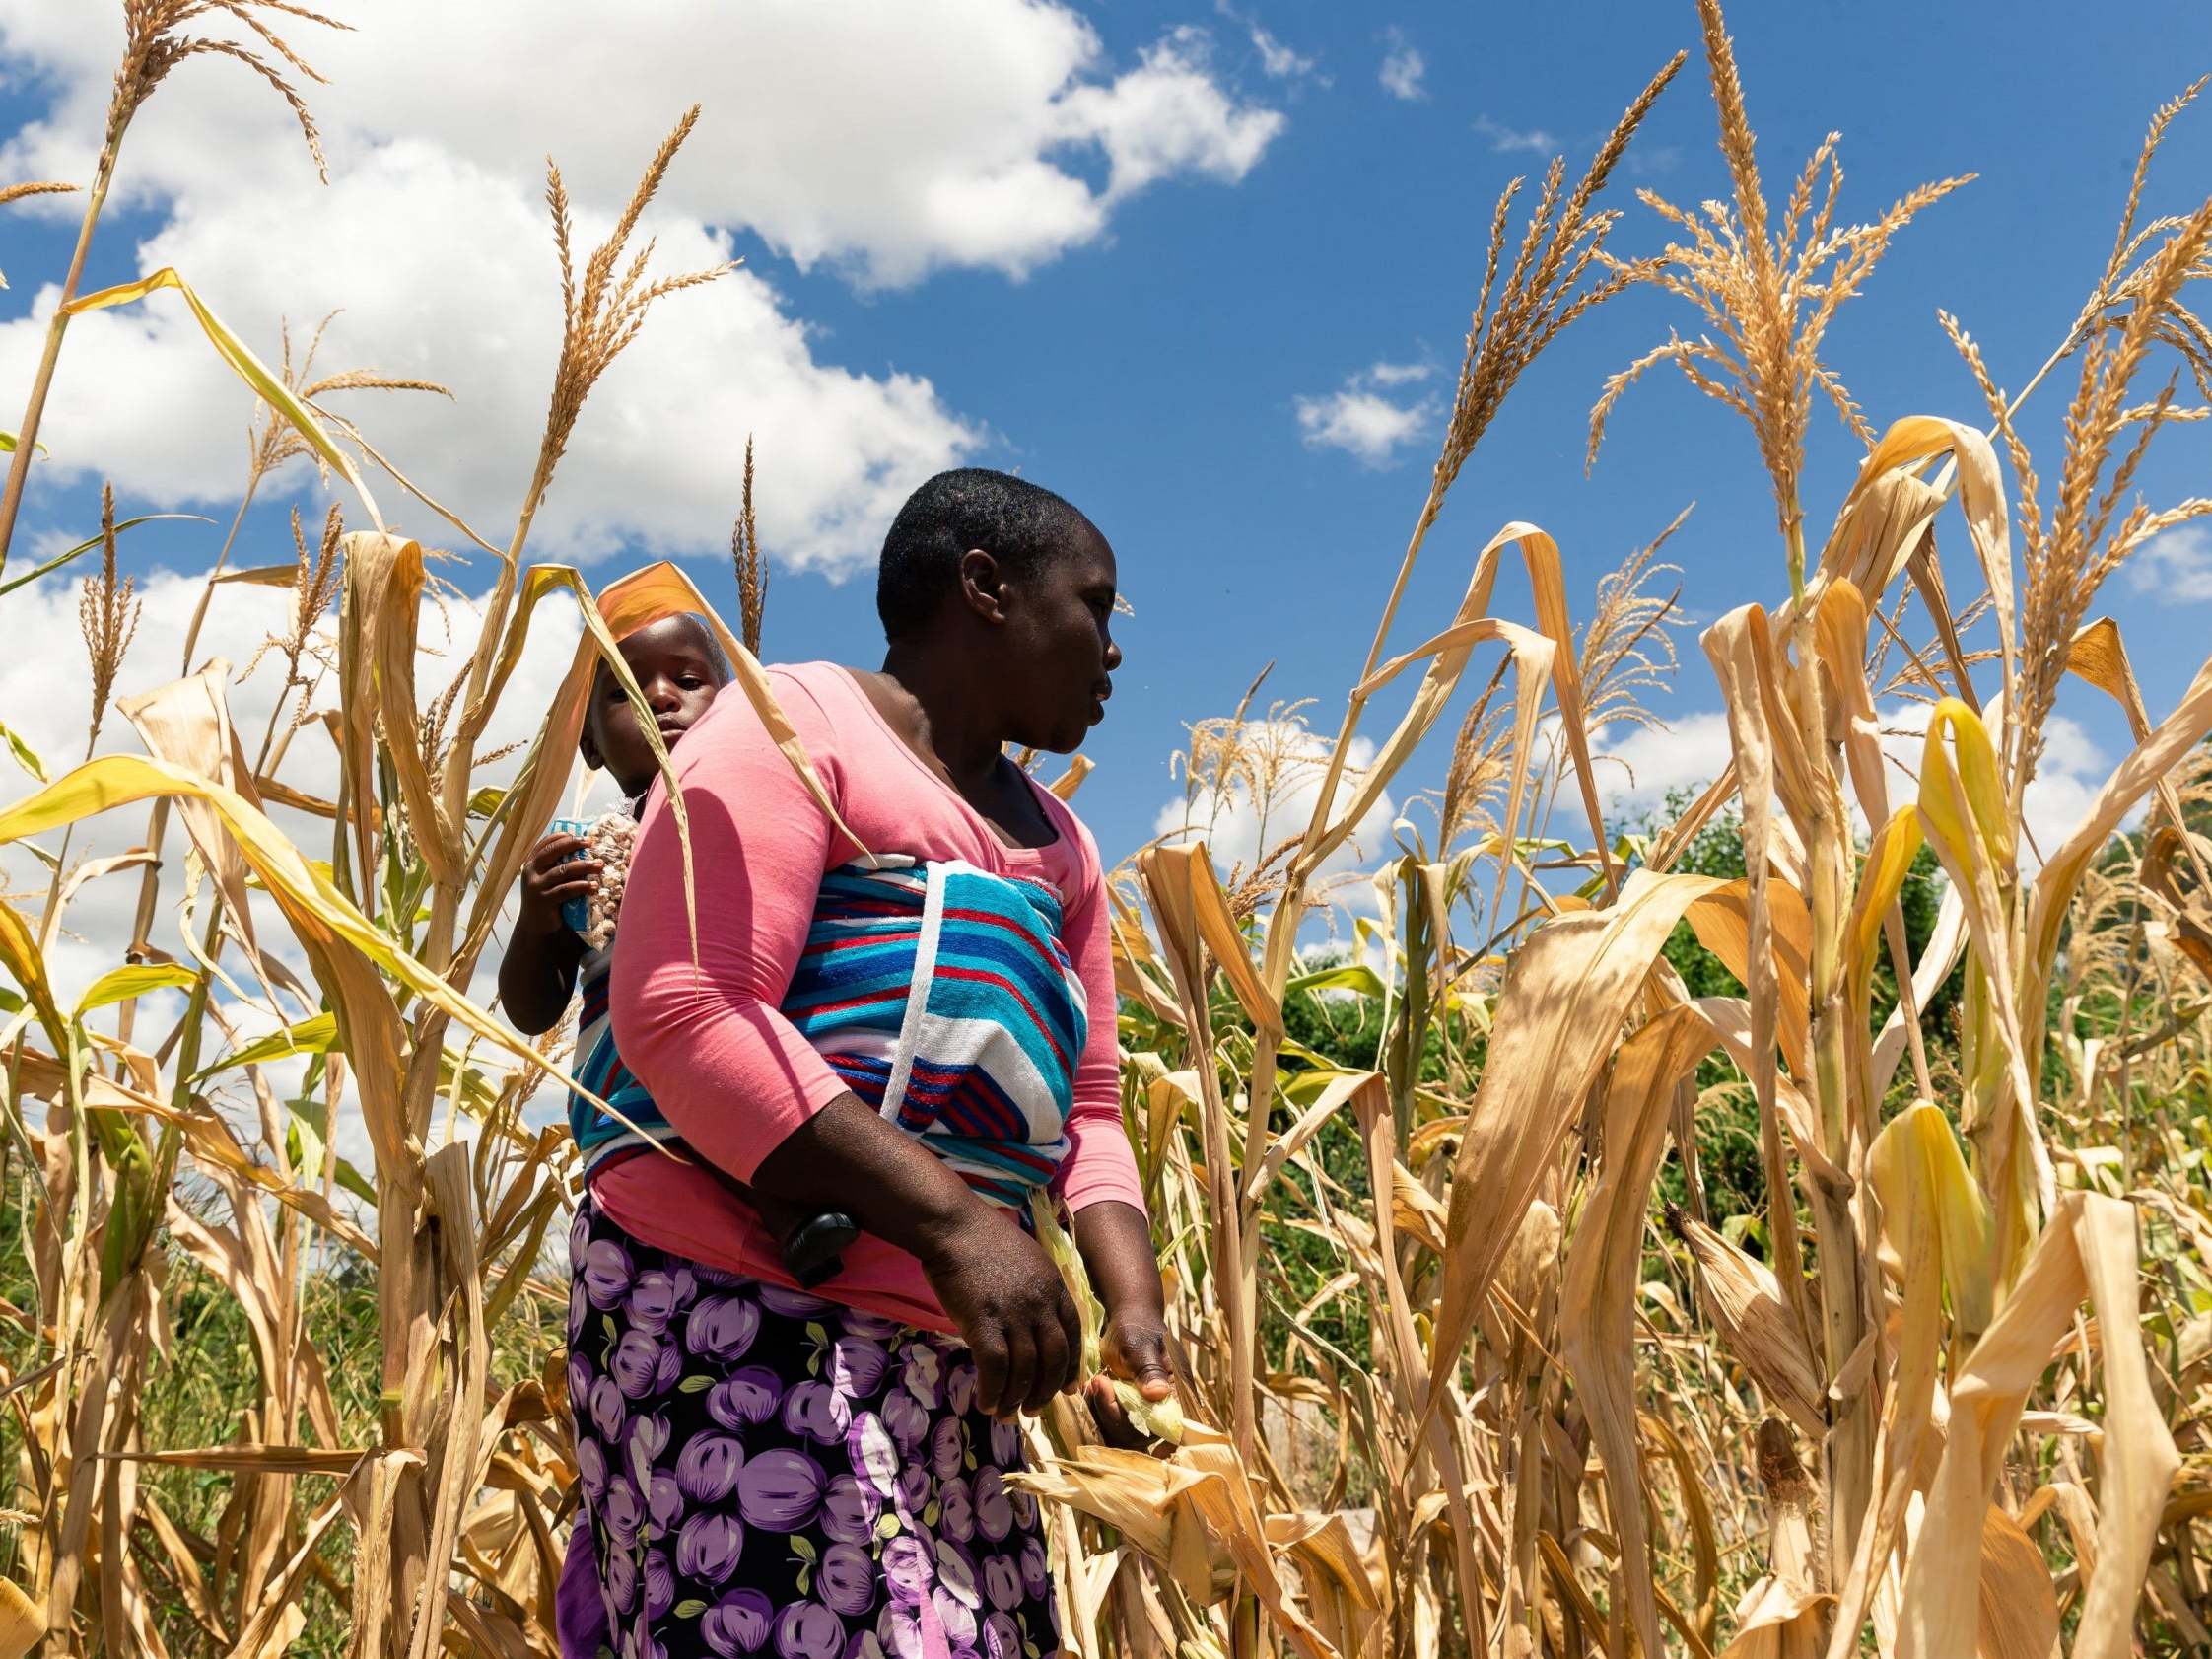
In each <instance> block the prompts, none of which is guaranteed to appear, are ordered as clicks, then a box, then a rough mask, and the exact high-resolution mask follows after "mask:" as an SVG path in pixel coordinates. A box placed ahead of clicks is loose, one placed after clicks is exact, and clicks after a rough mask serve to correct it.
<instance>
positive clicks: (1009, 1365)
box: [992, 1324, 1037, 1417]
mask: <svg viewBox="0 0 2212 1659" xmlns="http://www.w3.org/2000/svg"><path fill="white" fill-rule="evenodd" d="M1036 1380H1037V1339H1036V1337H1035V1335H1034V1334H1033V1333H1032V1332H1031V1331H1030V1329H1029V1327H1028V1326H1027V1325H1026V1324H1017V1325H1014V1326H1012V1327H1010V1328H1008V1330H1007V1332H1006V1384H1005V1388H1004V1390H1003V1391H1002V1393H1001V1394H1000V1396H999V1405H998V1409H997V1410H996V1411H995V1412H993V1413H992V1415H993V1416H994V1417H1012V1416H1013V1415H1014V1414H1015V1413H1016V1412H1018V1411H1020V1410H1021V1408H1022V1407H1023V1406H1025V1405H1026V1404H1028V1401H1029V1394H1030V1390H1031V1389H1032V1388H1033V1387H1034V1386H1035V1384H1036Z"/></svg>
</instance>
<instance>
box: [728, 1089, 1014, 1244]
mask: <svg viewBox="0 0 2212 1659" xmlns="http://www.w3.org/2000/svg"><path fill="white" fill-rule="evenodd" d="M750 1185H751V1186H752V1187H753V1189H754V1190H755V1191H756V1192H758V1193H760V1194H762V1195H764V1196H765V1197H768V1198H770V1199H772V1200H781V1201H783V1202H784V1203H786V1204H788V1205H790V1206H792V1207H794V1208H795V1209H799V1210H843V1211H845V1213H846V1214H848V1215H850V1216H852V1217H853V1219H854V1220H856V1221H858V1222H859V1223H860V1224H861V1226H862V1227H863V1228H864V1229H865V1230H866V1231H868V1232H871V1233H873V1234H874V1235H875V1236H876V1237H877V1238H880V1239H883V1240H885V1241H887V1242H888V1243H891V1244H895V1245H897V1246H898V1247H899V1248H900V1249H901V1250H904V1251H906V1252H908V1253H909V1254H910V1255H914V1256H917V1257H920V1258H921V1259H922V1261H923V1262H924V1263H925V1264H927V1263H929V1262H930V1261H931V1260H932V1259H933V1258H934V1257H937V1256H940V1255H941V1254H942V1253H943V1251H944V1249H945V1247H946V1246H947V1245H948V1244H949V1243H950V1241H951V1240H952V1238H953V1237H954V1235H956V1234H957V1233H959V1232H960V1231H962V1230H963V1229H965V1228H967V1227H970V1226H973V1225H974V1224H975V1223H976V1222H978V1221H989V1220H991V1219H993V1217H992V1215H991V1211H990V1209H989V1207H988V1206H987V1205H985V1204H984V1202H983V1201H982V1200H981V1199H979V1198H977V1197H976V1196H975V1195H974V1194H973V1193H971V1192H970V1191H969V1190H968V1184H967V1183H966V1182H965V1181H963V1180H961V1179H960V1177H959V1176H957V1175H955V1174H954V1173H953V1172H952V1171H951V1169H949V1168H948V1167H946V1165H945V1164H944V1163H943V1162H942V1161H941V1160H940V1159H939V1158H938V1157H937V1156H936V1155H935V1154H934V1153H933V1152H931V1151H930V1150H929V1149H928V1148H926V1147H925V1146H923V1145H922V1144H921V1142H920V1141H916V1140H915V1139H914V1137H913V1136H911V1135H909V1134H907V1133H906V1132H905V1131H904V1130H902V1129H899V1128H897V1127H896V1126H895V1125H892V1124H889V1123H886V1122H885V1121H884V1120H883V1118H882V1117H881V1116H880V1115H879V1114H877V1113H876V1112H874V1111H872V1110H871V1109H870V1108H869V1107H868V1106H867V1105H866V1104H864V1102H863V1101H862V1100H861V1099H860V1098H859V1096H857V1095H853V1094H842V1095H839V1096H838V1097H837V1098H836V1099H834V1100H832V1101H830V1102H829V1104H827V1105H826V1106H824V1107H823V1108H822V1109H821V1110H820V1111H819V1112H816V1113H815V1114H814V1115H813V1116H812V1117H810V1118H808V1119H807V1120H806V1121H805V1122H804V1123H802V1124H800V1125H799V1126H798V1128H796V1129H795V1130H794V1131H792V1133H791V1134H790V1135H788V1136H786V1137H785V1138H784V1140H783V1141H781V1142H780V1143H779V1144H778V1145H777V1147H776V1148H775V1150H774V1151H772V1152H770V1153H769V1154H768V1155H767V1156H766V1157H765V1158H763V1159H761V1160H760V1163H759V1165H758V1167H756V1168H755V1169H754V1171H753V1178H752V1181H751V1183H750Z"/></svg>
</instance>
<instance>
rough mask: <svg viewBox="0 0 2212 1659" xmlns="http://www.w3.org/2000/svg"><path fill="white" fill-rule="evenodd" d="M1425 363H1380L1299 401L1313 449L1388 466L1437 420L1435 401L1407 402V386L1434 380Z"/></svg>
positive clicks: (1301, 426) (1304, 431) (1301, 429)
mask: <svg viewBox="0 0 2212 1659" xmlns="http://www.w3.org/2000/svg"><path fill="white" fill-rule="evenodd" d="M1429 374H1430V370H1429V368H1428V366H1427V365H1425V364H1417V363H1376V364H1374V365H1372V366H1370V367H1369V368H1367V369H1365V370H1363V371H1361V372H1360V373H1359V374H1356V375H1353V376H1351V377H1350V378H1349V379H1348V380H1346V381H1345V383H1344V384H1343V385H1342V386H1340V387H1338V388H1337V389H1336V390H1335V391H1332V392H1324V393H1321V394H1319V395H1317V396H1311V397H1304V396H1301V397H1299V398H1297V399H1295V407H1296V411H1297V416H1298V430H1299V432H1300V433H1302V434H1303V435H1304V437H1305V441H1306V444H1307V445H1308V447H1309V448H1313V449H1343V450H1345V451H1346V452H1347V453H1348V454H1350V455H1352V456H1354V457H1356V458H1357V459H1358V460H1359V461H1360V462H1361V463H1362V464H1364V465H1367V466H1375V467H1380V466H1387V465H1389V464H1390V463H1391V462H1392V461H1393V460H1395V459H1396V458H1397V456H1398V451H1399V450H1400V449H1402V448H1403V447H1405V446H1406V445H1408V444H1411V443H1414V442H1416V441H1417V440H1418V439H1419V438H1420V437H1421V436H1422V435H1423V434H1424V433H1425V432H1426V431H1427V430H1428V428H1429V426H1430V425H1431V423H1433V422H1434V420H1435V419H1436V414H1437V402H1436V399H1435V398H1433V397H1418V398H1415V399H1413V400H1412V401H1407V400H1406V396H1405V393H1404V392H1403V391H1402V389H1401V388H1403V387H1406V386H1409V385H1413V384H1417V383H1418V382H1419V381H1421V380H1426V379H1427V378H1428V376H1429Z"/></svg>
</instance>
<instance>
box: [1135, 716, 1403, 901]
mask: <svg viewBox="0 0 2212 1659" xmlns="http://www.w3.org/2000/svg"><path fill="white" fill-rule="evenodd" d="M1243 741H1244V743H1245V744H1246V745H1247V746H1249V747H1251V748H1253V749H1256V750H1261V751H1266V752H1270V753H1272V754H1273V755H1274V756H1275V757H1276V762H1275V764H1276V773H1275V775H1276V779H1277V782H1276V784H1275V786H1274V787H1273V788H1272V789H1270V790H1267V791H1265V792H1263V794H1262V795H1260V796H1259V797H1257V798H1255V796H1254V795H1253V791H1252V787H1251V783H1250V781H1249V779H1247V778H1246V777H1244V776H1243V775H1242V774H1238V775H1236V776H1232V777H1231V778H1229V779H1228V780H1227V781H1226V783H1225V785H1224V786H1223V787H1222V788H1219V789H1208V788H1201V789H1199V790H1197V791H1196V792H1194V793H1193V794H1192V795H1190V796H1189V797H1188V798H1186V797H1184V796H1181V795H1178V796H1177V797H1176V798H1175V799H1173V800H1170V801H1168V802H1167V803H1166V804H1165V805H1163V806H1162V807H1161V808H1160V809H1159V811H1158V812H1157V813H1156V814H1155V815H1154V817H1153V820H1152V833H1153V834H1154V835H1158V836H1173V837H1176V838H1177V839H1189V838H1194V837H1195V838H1198V839H1202V840H1204V841H1205V843H1206V845H1207V851H1208V852H1209V853H1210V854H1211V855H1212V859H1213V866H1214V868H1216V869H1217V870H1219V871H1220V872H1221V875H1222V877H1223V879H1224V880H1225V879H1227V877H1228V875H1229V872H1230V871H1231V870H1232V869H1237V868H1242V869H1244V870H1246V871H1250V870H1251V869H1252V868H1253V867H1254V866H1255V865H1257V864H1258V863H1259V862H1260V860H1261V859H1262V858H1264V857H1266V856H1267V855H1268V854H1270V853H1273V852H1274V851H1275V850H1276V848H1278V847H1279V845H1280V844H1281V843H1282V842H1284V841H1285V840H1287V839H1289V838H1290V837H1291V836H1294V835H1296V834H1298V833H1299V832H1301V831H1302V830H1304V828H1305V827H1306V824H1307V823H1308V821H1310V819H1311V818H1312V816H1313V808H1314V803H1315V802H1316V801H1317V800H1318V799H1319V798H1320V795H1321V780H1322V774H1323V771H1324V769H1325V766H1326V763H1327V760H1328V752H1329V751H1328V743H1327V741H1326V739H1324V738H1322V737H1320V736H1319V735H1317V734H1316V733H1314V732H1313V731H1311V730H1309V729H1307V727H1306V726H1304V725H1303V724H1302V723H1300V722H1298V721H1295V720H1255V721H1248V722H1246V723H1245V731H1244V736H1243ZM1374 758H1375V745H1374V743H1373V742H1372V741H1371V740H1370V739H1368V738H1365V737H1355V738H1353V739H1352V742H1351V747H1350V748H1349V749H1348V750H1347V751H1346V759H1347V762H1348V772H1347V774H1346V776H1345V778H1344V779H1343V780H1341V781H1340V782H1339V784H1338V792H1337V799H1338V800H1339V801H1340V802H1341V803H1344V804H1349V796H1350V794H1351V790H1352V788H1353V787H1355V785H1354V783H1353V779H1352V774H1354V773H1356V772H1357V771H1359V770H1360V769H1361V768H1363V767H1366V766H1368V765H1371V764H1372V763H1373V761H1374ZM1397 818H1398V808H1397V807H1396V806H1395V805H1393V804H1392V803H1391V798H1390V794H1389V792H1388V791H1387V790H1386V791H1384V792H1383V793H1382V794H1381V795H1378V796H1377V797H1376V799H1375V803H1374V805H1373V806H1371V807H1370V808H1368V810H1367V812H1366V813H1365V815H1364V816H1362V817H1361V818H1360V820H1359V822H1358V823H1357V824H1356V825H1355V826H1354V827H1353V829H1352V832H1351V834H1350V835H1349V836H1348V837H1347V838H1346V840H1345V841H1344V843H1343V844H1342V845H1340V846H1339V847H1338V848H1337V849H1336V851H1335V852H1333V853H1331V854H1330V855H1329V857H1328V858H1327V859H1325V860H1323V861H1322V864H1321V866H1320V870H1319V872H1318V881H1319V883H1320V884H1322V885H1327V884H1329V883H1330V882H1332V881H1334V880H1337V879H1339V878H1341V877H1344V876H1347V875H1349V874H1352V873H1354V872H1356V871H1358V870H1360V869H1363V868H1365V867H1366V866H1367V865H1368V864H1371V863H1372V862H1373V861H1374V860H1375V859H1376V858H1377V857H1379V856H1380V855H1381V854H1383V853H1385V852H1387V851H1388V850H1389V847H1390V828H1391V825H1392V824H1393V823H1395V822H1396V821H1397ZM1343 897H1344V899H1345V900H1346V902H1347V903H1348V907H1349V908H1353V909H1371V908H1372V904H1371V901H1370V900H1369V899H1368V898H1367V896H1366V895H1365V893H1364V891H1363V890H1362V889H1360V888H1358V887H1356V886H1354V887H1352V888H1350V889H1348V890H1347V891H1346V892H1345V893H1344V895H1343Z"/></svg>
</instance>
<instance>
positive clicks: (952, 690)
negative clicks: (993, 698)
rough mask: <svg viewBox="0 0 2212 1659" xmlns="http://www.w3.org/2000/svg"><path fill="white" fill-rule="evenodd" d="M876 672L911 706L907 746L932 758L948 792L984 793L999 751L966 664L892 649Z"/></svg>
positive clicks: (898, 646) (918, 650) (911, 648)
mask: <svg viewBox="0 0 2212 1659" xmlns="http://www.w3.org/2000/svg"><path fill="white" fill-rule="evenodd" d="M882 672H883V676H884V678H886V679H888V680H890V681H891V682H892V683H893V684H894V685H895V686H897V688H898V689H899V690H901V691H903V692H904V693H906V699H907V700H910V701H911V703H912V705H913V707H912V711H911V716H910V718H911V720H912V722H913V730H912V732H911V736H912V738H913V740H914V741H915V742H916V743H917V744H918V745H919V746H920V747H922V748H924V749H926V750H927V751H928V752H930V753H931V754H933V755H935V756H936V758H937V763H938V764H939V765H940V766H942V767H943V768H944V771H945V775H946V776H947V777H948V778H950V779H951V781H952V786H953V788H955V789H956V790H958V791H960V793H961V794H963V795H969V794H973V793H977V792H981V791H982V790H984V789H986V788H987V787H988V786H989V784H990V783H991V781H992V779H993V778H994V777H995V776H996V775H997V772H998V768H999V760H1000V755H1001V752H1002V751H1001V744H1000V738H999V735H998V729H997V727H998V723H997V722H996V721H995V720H993V719H992V718H991V717H990V715H989V714H988V713H987V712H986V700H985V698H984V697H982V696H981V695H979V693H980V692H981V690H982V688H981V687H980V686H979V685H978V684H977V683H976V677H975V673H974V670H973V665H972V663H971V662H968V661H964V660H962V659H961V658H960V657H959V656H958V654H955V653H950V652H944V651H932V650H928V649H926V648H924V647H921V646H918V645H915V644H911V643H894V644H893V645H891V646H890V647H889V648H888V649H887V650H886V651H885V652H884V654H883V669H882Z"/></svg>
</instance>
